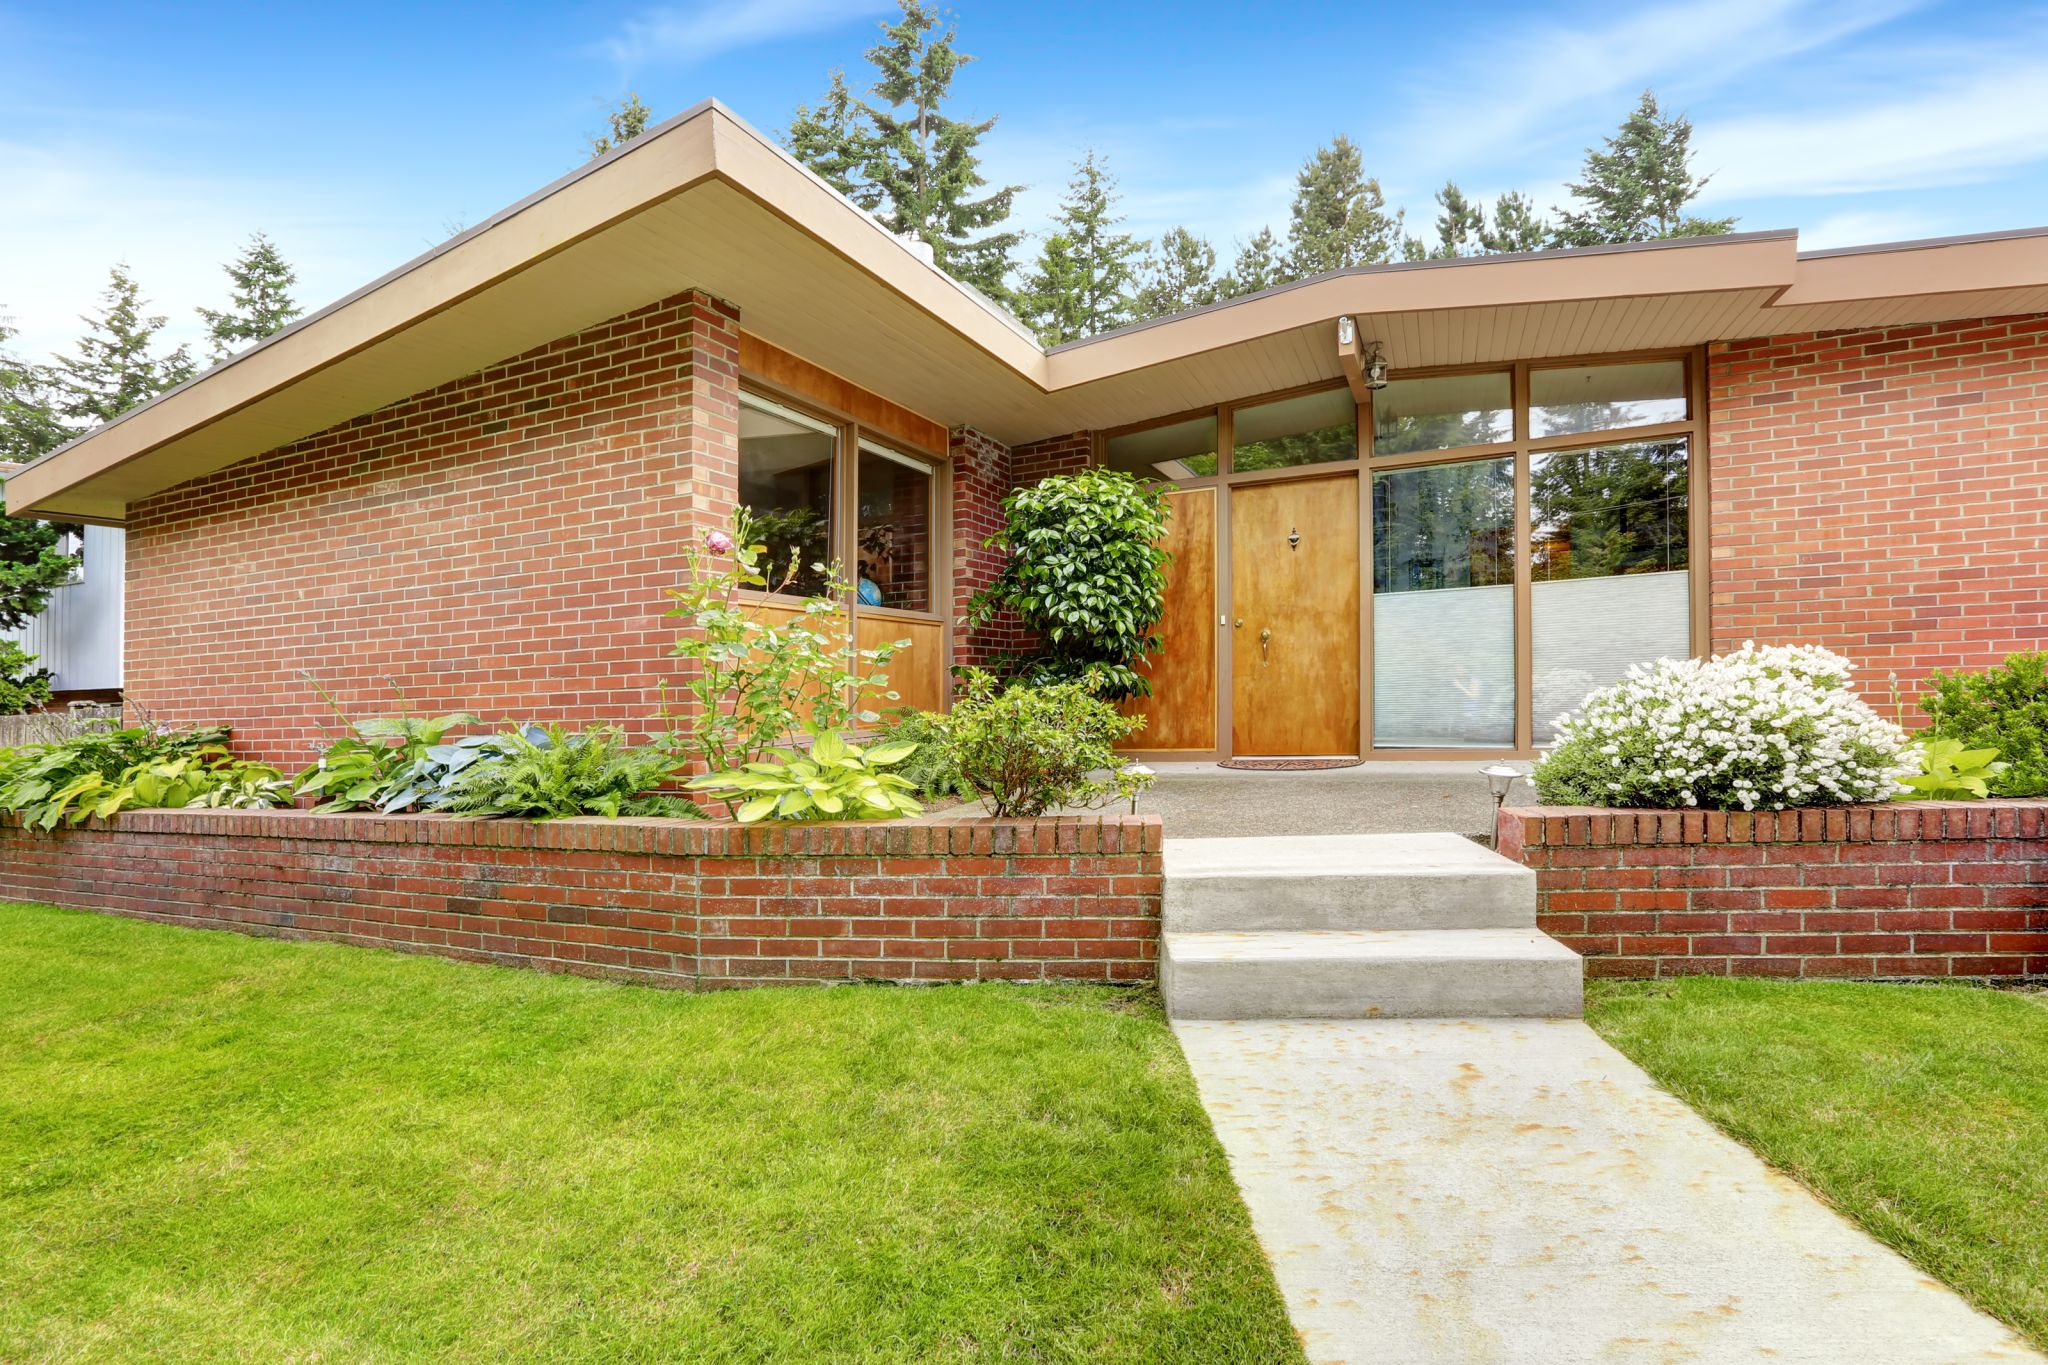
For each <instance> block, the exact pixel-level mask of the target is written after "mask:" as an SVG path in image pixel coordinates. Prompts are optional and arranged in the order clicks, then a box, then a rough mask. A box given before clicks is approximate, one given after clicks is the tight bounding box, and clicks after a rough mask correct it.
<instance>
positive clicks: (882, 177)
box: [866, 0, 1023, 299]
mask: <svg viewBox="0 0 2048 1365" xmlns="http://www.w3.org/2000/svg"><path fill="white" fill-rule="evenodd" d="M902 4H903V17H902V18H901V19H900V20H899V21H897V22H896V23H894V24H884V25H883V26H882V33H883V41H882V42H880V43H878V44H876V45H875V46H874V47H872V48H870V49H868V53H867V58H868V60H869V61H870V62H871V63H873V64H874V67H875V70H876V72H877V73H878V75H877V78H876V80H875V85H874V94H875V98H876V100H877V101H878V103H877V104H876V105H873V106H867V107H866V112H867V116H868V122H869V123H870V125H871V126H872V128H873V150H872V155H871V156H870V157H869V160H868V164H867V167H866V174H867V178H868V179H869V180H871V181H872V182H873V183H874V185H875V186H876V188H877V190H878V191H879V199H880V204H879V205H878V207H881V218H882V221H883V223H884V224H885V225H886V226H887V227H888V228H889V229H890V230H891V231H892V232H896V233H900V234H903V235H905V236H914V237H916V238H918V239H919V240H920V241H923V242H925V243H927V244H928V245H930V247H931V249H932V257H933V261H934V263H935V264H937V265H938V267H939V268H940V269H941V270H944V271H945V272H946V273H947V274H949V275H952V276H953V277H954V278H955V279H958V280H964V281H965V282H967V283H968V284H971V285H973V286H974V287H975V288H977V289H979V290H981V292H982V293H984V294H987V295H988V296H989V297H991V298H994V299H1002V298H1005V297H1006V296H1007V294H1008V286H1007V285H1006V284H1005V282H1004V277H1005V276H1007V275H1008V274H1009V271H1010V252H1011V251H1012V250H1013V249H1015V247H1016V245H1017V243H1018V242H1019V241H1020V240H1021V239H1022V236H1023V234H1021V233H1017V232H1001V231H995V230H993V229H995V228H997V226H998V225H999V224H1001V223H1002V222H1003V221H1004V220H1005V219H1007V218H1008V217H1009V216H1010V203H1011V201H1012V200H1013V199H1014V198H1015V197H1016V195H1017V191H1018V190H1019V189H1020V188H1022V187H1021V186H1016V185H1009V186H1005V187H1003V188H1001V189H998V190H993V191H991V192H990V193H988V194H984V195H982V196H981V197H979V198H974V197H972V196H973V195H974V194H975V192H976V191H978V190H981V189H984V188H986V187H987V185H988V181H987V180H986V179H984V178H983V176H982V174H981V171H980V157H979V156H978V155H977V154H976V151H975V148H976V145H977V144H978V143H979V142H980V141H981V139H982V136H983V135H984V134H986V133H987V132H988V131H989V129H991V128H993V127H995V125H996V121H995V120H994V119H992V118H991V119H985V120H983V121H982V122H980V123H963V122H961V121H960V120H958V119H954V118H948V117H947V116H946V115H945V114H943V113H941V112H940V110H941V107H942V106H943V105H944V103H945V101H946V98H947V96H948V95H949V94H951V92H952V88H953V77H954V75H955V74H957V73H958V71H959V69H960V68H961V67H963V66H965V65H966V64H967V63H969V62H971V61H973V60H974V58H972V57H970V56H968V55H967V54H966V53H963V52H959V51H956V50H955V49H954V46H953V44H954V41H955V39H956V37H957V34H956V33H955V31H954V29H953V27H952V26H951V25H950V24H949V25H947V26H946V27H945V28H944V29H943V30H942V31H937V32H935V30H938V29H939V12H938V10H937V9H936V8H933V7H931V6H928V5H926V4H924V3H922V0H902ZM977 233H979V234H981V235H979V236H977V235H975V234H977Z"/></svg>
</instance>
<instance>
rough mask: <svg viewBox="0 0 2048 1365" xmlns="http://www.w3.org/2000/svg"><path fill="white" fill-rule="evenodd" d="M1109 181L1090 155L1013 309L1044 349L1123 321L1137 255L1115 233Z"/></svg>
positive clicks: (1133, 244)
mask: <svg viewBox="0 0 2048 1365" xmlns="http://www.w3.org/2000/svg"><path fill="white" fill-rule="evenodd" d="M1116 200H1117V193H1116V181H1115V179H1114V178H1113V177H1111V175H1110V173H1109V171H1108V169H1107V168H1105V167H1104V166H1103V164H1102V162H1101V161H1100V160H1099V159H1098V158H1097V157H1096V155H1095V153H1094V152H1089V153H1088V154H1087V156H1085V157H1084V158H1082V160H1081V161H1080V162H1079V163H1078V164H1077V165H1076V166H1075V167H1074V178H1073V180H1072V181H1070V182H1069V183H1068V185H1067V193H1066V197H1065V198H1064V199H1062V200H1060V212H1059V217H1058V218H1057V219H1055V220H1054V228H1053V231H1052V235H1051V236H1049V237H1048V238H1046V242H1045V249H1044V250H1043V251H1042V252H1040V253H1039V257H1038V263H1037V264H1036V265H1035V266H1034V267H1033V268H1032V269H1031V270H1030V272H1029V273H1028V274H1026V276H1025V277H1024V287H1023V290H1022V291H1021V292H1020V294H1019V295H1018V303H1019V304H1020V306H1021V311H1022V314H1023V317H1024V319H1025V321H1027V322H1029V323H1030V324H1031V325H1032V326H1033V327H1035V328H1037V330H1038V335H1039V338H1040V339H1041V340H1042V341H1044V342H1045V344H1046V345H1048V346H1057V345H1059V344H1060V343H1061V342H1066V341H1078V340H1080V339H1081V338H1082V337H1090V336H1094V335H1096V334H1097V333H1099V332H1106V331H1108V330H1109V329H1110V328H1112V327H1119V326H1122V325H1123V324H1124V323H1126V322H1128V321H1130V320H1131V286H1132V284H1133V283H1134V282H1135V280H1136V271H1135V270H1134V269H1133V268H1132V262H1133V261H1134V260H1135V259H1136V258H1137V255H1138V253H1139V252H1140V251H1141V250H1142V248H1141V247H1140V246H1139V245H1138V242H1137V240H1136V239H1135V238H1133V237H1131V236H1130V234H1128V233H1123V232H1118V231H1116V227H1117V225H1118V224H1119V223H1121V222H1122V221H1123V219H1122V217H1121V216H1119V215H1118V214H1117V212H1116Z"/></svg>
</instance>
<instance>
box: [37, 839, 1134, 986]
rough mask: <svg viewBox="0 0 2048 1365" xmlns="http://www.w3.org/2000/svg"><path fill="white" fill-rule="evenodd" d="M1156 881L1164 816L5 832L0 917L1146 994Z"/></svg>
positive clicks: (767, 979) (740, 973)
mask: <svg viewBox="0 0 2048 1365" xmlns="http://www.w3.org/2000/svg"><path fill="white" fill-rule="evenodd" d="M1160 877H1161V872H1160V825H1159V819H1158V817H1157V816H1132V817H1104V818H1063V819H1040V820H1019V821H978V822H962V823H956V824H927V825H905V824H891V825H813V826H783V827H776V828H765V829H764V828H753V829H742V828H740V827H738V826H733V825H724V824H708V823H697V822H681V821H672V820H627V819H622V820H616V821H612V820H601V819H589V820H561V821H550V822H533V821H518V820H456V819H451V818H445V817H437V816H404V817H385V816H358V815H310V814H307V813H304V812H300V811H253V812H235V811H134V812H131V813H129V814H126V815H123V816H122V817H120V819H119V821H118V822H116V823H114V824H110V825H103V824H98V823H94V824H89V825H87V826H84V827H81V828H77V829H60V830H57V831H54V832H51V833H36V832H30V831H27V830H23V829H22V828H20V827H19V825H18V824H12V823H9V824H0V900H24V901H40V902H49V903H52V904H56V905H68V906H76V907H79V908H83V909H90V910H106V911H112V912H114V913H117V914H122V915H129V916H133V917H135V918H139V919H149V920H156V921H159V922H162V923H167V924H181V925H189V926H194V927H200V928H214V929H234V930H238V931H240V932H243V933H251V934H259V935H265V936H270V937H279V938H303V939H323V940H327V941H331V942H339V943H353V944H357V945H361V946H373V947H387V948H397V949H402V950H405V951H410V952H421V953H432V954H435V955H437V956H441V957H454V958H464V959H470V960H475V961H487V962H497V963H502V964H507V965H513V966H522V967H533V968H539V969H542V970H547V971H560V972H573V973H577V974H580V975H590V976H619V977H627V978H632V979H637V980H642V981H646V982H650V983H653V984H657V985H665V986H681V987H697V988H714V987H726V986H743V985H755V984H771V983H777V984H781V983H791V982H802V981H847V980H886V981H905V982H939V981H986V980H1023V981H1051V980H1059V981H1099V982H1131V981H1140V980H1148V979H1150V978H1151V977H1152V976H1153V974H1154V965H1155V960H1156V952H1157V944H1158V936H1159V898H1160Z"/></svg>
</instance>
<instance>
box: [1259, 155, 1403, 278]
mask: <svg viewBox="0 0 2048 1365" xmlns="http://www.w3.org/2000/svg"><path fill="white" fill-rule="evenodd" d="M1294 184H1295V189H1294V207H1293V210H1292V222H1291V224H1290V226H1289V229H1288V240H1287V274H1288V276H1289V278H1292V279H1305V278H1307V277H1308V276H1310V275H1320V274H1323V273H1324V272H1326V271H1331V270H1343V269H1347V268H1348V267H1351V266H1357V265H1378V264H1380V263H1381V262H1384V261H1390V260H1392V259H1394V256H1395V254H1396V253H1397V252H1398V251H1399V249H1400V247H1401V240H1402V239H1401V223H1402V214H1401V213H1400V212H1399V211H1396V212H1394V213H1391V214H1390V213H1388V212H1387V211H1386V207H1387V200H1386V196H1385V195H1384V194H1382V193H1381V192H1380V182H1379V181H1377V180H1373V179H1369V178H1367V176H1366V174H1365V169H1364V164H1363V162H1362V160H1361V158H1360V156H1359V153H1358V144H1356V143H1354V142H1353V141H1352V140H1351V139H1350V138H1348V137H1345V136H1343V135H1342V134H1339V135H1338V136H1337V137H1336V138H1335V139H1334V140H1333V141H1332V142H1331V143H1330V145H1329V146H1327V147H1318V148H1316V153H1315V155H1314V156H1312V157H1310V158H1309V159H1308V162H1307V164H1306V165H1304V166H1303V167H1302V168H1301V173H1300V174H1299V175H1297V176H1296V177H1295V181H1294Z"/></svg>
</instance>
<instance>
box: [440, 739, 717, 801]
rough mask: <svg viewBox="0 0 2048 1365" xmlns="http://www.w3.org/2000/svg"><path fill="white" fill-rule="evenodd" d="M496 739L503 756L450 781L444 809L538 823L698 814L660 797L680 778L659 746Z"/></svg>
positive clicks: (498, 754)
mask: <svg viewBox="0 0 2048 1365" xmlns="http://www.w3.org/2000/svg"><path fill="white" fill-rule="evenodd" d="M496 739H497V742H498V750H499V751H498V752H495V753H492V754H490V755H488V756H486V757H485V758H483V759H481V760H479V761H477V762H474V763H471V764H470V765H468V766H467V767H465V768H464V769H462V770H461V771H460V772H458V773H457V774H455V776H454V777H453V778H451V779H450V780H449V782H448V784H447V787H446V789H445V792H444V794H443V796H442V797H441V799H440V800H439V802H438V805H439V808H440V809H443V810H447V811H450V812H452V813H454V814H456V815H499V816H523V817H525V818H527V819H531V820H558V819H564V818H566V817H569V816H576V815H607V816H611V817H614V818H616V817H618V816H621V815H679V816H693V815H696V814H698V811H697V809H696V807H695V806H694V805H692V804H691V803H690V802H688V801H685V800H682V799H680V798H677V797H672V796H661V795H657V794H654V791H653V789H654V788H656V787H659V786H660V785H661V784H662V783H663V782H665V781H667V780H668V777H669V775H670V774H671V773H672V772H673V771H674V770H675V760H674V758H673V757H672V756H671V755H670V754H669V753H668V752H667V751H666V750H664V749H662V748H661V747H659V746H657V745H643V746H639V747H634V746H632V745H629V744H628V743H627V742H626V737H625V735H624V733H623V732H622V731H620V730H619V729H617V728H616V727H613V726H593V727H591V728H589V729H586V730H582V731H578V732H576V733H574V734H565V733H564V732H563V731H562V730H561V729H560V728H559V727H555V726H535V725H529V726H527V727H526V728H525V729H523V730H521V731H518V732H516V733H512V734H505V735H499V736H497V737H496Z"/></svg>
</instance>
